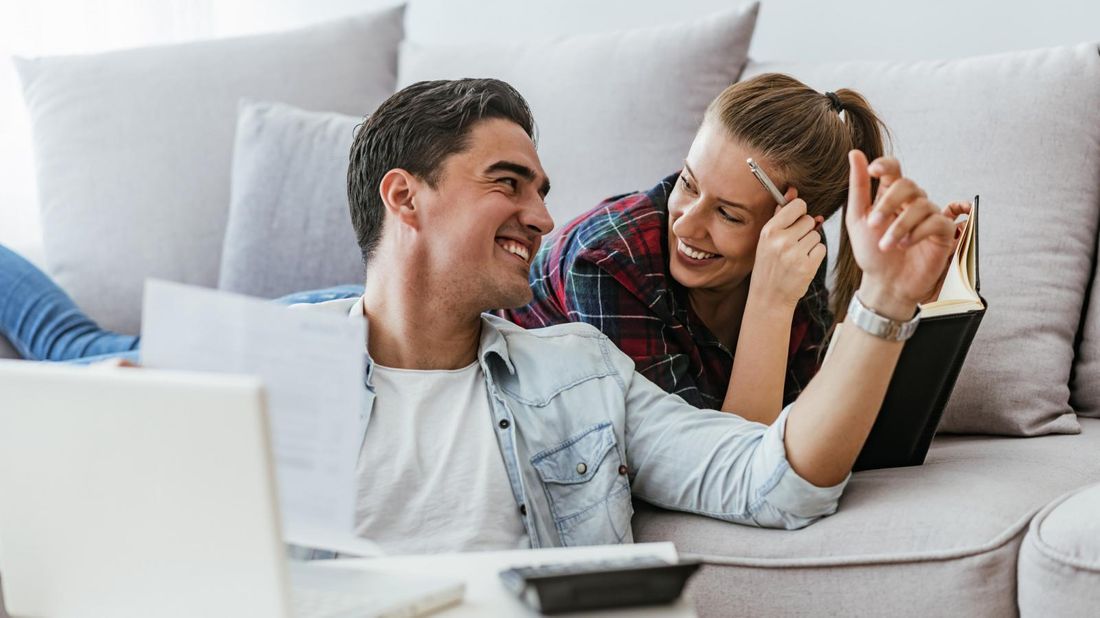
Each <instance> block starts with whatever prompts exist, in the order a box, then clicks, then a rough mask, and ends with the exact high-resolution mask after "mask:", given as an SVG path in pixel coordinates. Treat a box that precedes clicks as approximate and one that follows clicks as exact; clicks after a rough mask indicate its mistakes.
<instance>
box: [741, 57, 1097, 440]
mask: <svg viewBox="0 0 1100 618" xmlns="http://www.w3.org/2000/svg"><path fill="white" fill-rule="evenodd" d="M768 71H777V72H781V73H789V74H791V75H794V76H795V77H798V78H800V79H802V80H804V81H806V82H807V83H808V84H810V85H811V86H814V87H815V88H818V89H821V90H835V89H837V88H841V87H848V88H855V89H857V90H859V91H860V92H862V93H864V94H865V95H866V96H867V97H868V99H869V100H870V102H871V104H872V106H874V108H875V109H876V110H877V111H878V112H879V113H880V114H881V115H882V117H883V119H884V121H885V122H886V124H887V125H888V126H889V127H890V129H891V131H892V132H893V134H894V137H895V140H894V143H895V146H896V148H895V152H896V154H897V155H898V157H899V158H900V159H901V162H902V168H903V171H904V172H905V173H906V175H907V176H910V177H912V178H914V179H915V180H917V181H918V182H919V183H920V184H921V186H923V187H924V188H925V189H926V190H927V191H928V192H929V195H930V196H931V197H932V198H933V200H934V201H936V202H937V203H939V204H941V205H942V204H945V203H946V202H948V201H950V200H953V199H970V198H971V197H973V195H974V194H981V207H982V213H981V220H980V228H979V229H980V235H981V243H980V244H981V246H980V252H981V253H980V265H981V283H982V295H983V296H985V298H986V299H987V300H988V301H989V310H988V312H987V313H986V316H985V318H984V320H983V322H982V325H981V328H980V329H979V331H978V334H977V337H976V338H975V339H974V343H973V345H972V347H971V348H970V353H969V355H968V356H967V359H966V364H965V365H964V366H963V369H962V372H961V373H960V375H959V379H958V383H957V384H956V386H955V391H954V394H953V396H952V398H951V401H950V403H949V405H948V407H947V410H946V411H945V413H944V418H943V421H942V423H941V425H940V430H941V431H948V432H956V433H991V434H1005V435H1022V436H1030V435H1040V434H1046V433H1077V432H1079V431H1080V426H1079V424H1078V422H1077V417H1076V415H1075V414H1074V411H1073V409H1072V408H1071V407H1070V390H1069V377H1070V368H1071V367H1072V365H1073V357H1074V339H1075V337H1076V335H1077V332H1078V326H1079V323H1080V321H1081V311H1082V307H1083V304H1084V299H1085V289H1086V286H1087V284H1088V281H1089V278H1090V277H1091V273H1092V264H1093V260H1094V259H1095V255H1096V236H1097V225H1098V211H1100V170H1098V168H1097V165H1096V162H1097V161H1100V105H1097V104H1096V102H1097V101H1100V57H1098V55H1097V46H1096V45H1095V44H1084V45H1078V46H1073V47H1059V48H1052V49H1043V50H1036V51H1028V52H1016V53H1008V54H999V55H993V56H985V57H978V58H968V59H962V60H952V61H937V62H918V63H878V62H850V63H839V64H827V65H813V64H780V63H774V64H773V63H767V64H757V65H750V67H749V68H748V69H747V70H746V75H754V74H758V73H763V72H768ZM831 227H832V229H834V230H835V229H836V225H835V224H834V225H833V226H831ZM832 246H836V245H835V244H833V245H832ZM1096 370H1097V368H1096V367H1094V368H1093V369H1092V371H1093V373H1092V374H1091V375H1092V376H1095V375H1097V374H1096ZM1079 375H1081V372H1080V371H1079Z"/></svg>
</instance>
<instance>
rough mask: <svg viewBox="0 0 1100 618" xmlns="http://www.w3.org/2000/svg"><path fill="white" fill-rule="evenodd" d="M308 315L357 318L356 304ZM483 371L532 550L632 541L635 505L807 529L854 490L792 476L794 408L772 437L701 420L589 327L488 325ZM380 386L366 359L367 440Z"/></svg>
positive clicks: (487, 318)
mask: <svg viewBox="0 0 1100 618" xmlns="http://www.w3.org/2000/svg"><path fill="white" fill-rule="evenodd" d="M297 307H305V306H303V305H298V306H297ZM309 307H312V308H314V309H316V310H323V309H327V310H333V311H343V312H347V313H351V314H352V315H362V300H361V299H359V300H356V299H344V300H335V301H330V302H325V303H320V304H317V305H310V306H309ZM478 361H479V362H480V364H481V368H482V372H483V373H484V375H485V381H486V387H487V390H488V392H489V397H490V400H491V401H490V403H491V409H492V413H493V418H492V423H493V427H494V431H495V434H496V437H497V444H499V445H500V453H501V456H502V457H503V459H504V464H505V469H506V470H507V474H508V479H509V482H510V483H511V489H512V495H513V496H514V497H515V501H516V509H517V512H518V513H519V514H520V516H522V517H523V522H524V526H525V527H526V529H527V534H528V537H529V538H530V542H531V546H532V547H536V548H537V547H558V546H575V545H595V544H609V543H629V542H632V541H633V536H632V533H631V527H630V520H631V517H632V515H633V514H634V508H633V505H632V502H631V496H632V495H633V496H634V497H636V498H639V499H641V500H644V501H646V502H649V503H651V504H654V505H657V506H660V507H664V508H668V509H675V510H678V511H686V512H689V513H697V514H700V515H705V516H707V517H713V518H716V519H722V520H725V521H730V522H736V523H740V524H748V525H753V526H764V527H769V528H788V529H793V528H801V527H803V526H806V525H808V524H810V523H812V522H813V521H815V520H816V519H818V518H820V517H822V516H825V515H829V514H831V513H833V512H835V511H836V508H837V501H838V500H839V498H840V494H841V492H842V491H843V490H844V486H845V485H846V484H847V479H845V481H843V482H841V483H840V484H838V485H836V486H834V487H825V488H821V487H816V486H814V485H812V484H810V483H809V482H808V481H806V480H805V479H803V478H802V477H800V476H799V475H798V474H796V473H795V472H794V470H792V469H791V466H790V464H788V462H787V457H786V449H785V448H784V444H783V432H784V428H785V427H786V421H787V414H788V413H789V412H790V407H789V406H788V408H787V409H785V410H783V412H782V414H780V416H779V418H778V420H776V422H775V423H773V424H772V425H771V426H770V427H769V426H766V425H763V424H760V423H754V422H750V421H746V420H744V419H742V418H741V417H739V416H736V415H734V414H728V413H724V412H719V411H715V410H700V409H698V408H695V407H694V406H692V405H690V404H688V403H687V402H685V401H684V400H683V399H681V398H680V397H678V396H676V395H671V394H669V393H666V392H665V391H663V390H661V389H660V388H658V387H657V386H656V385H654V384H653V383H652V382H650V381H648V380H647V379H645V378H644V377H642V376H641V375H640V374H638V373H637V372H636V371H635V370H634V362H633V361H632V360H631V359H630V357H628V356H627V355H626V354H624V353H622V352H621V351H620V350H619V349H618V348H616V347H615V345H614V344H613V343H611V341H610V340H609V339H608V338H607V337H605V336H604V335H603V334H602V333H600V331H599V330H597V329H596V328H594V327H593V326H591V325H588V324H580V323H575V324H562V325H557V326H552V327H549V328H542V329H537V330H525V329H523V328H521V327H519V326H516V325H515V324H512V323H511V322H508V321H506V320H503V319H500V318H498V317H495V316H492V315H488V314H486V315H484V316H483V318H482V328H481V342H480V348H479V351H478ZM371 374H372V365H371V363H370V361H369V357H368V364H367V374H366V388H367V390H368V396H367V398H366V403H365V405H364V409H363V411H362V413H361V414H360V429H361V431H362V432H363V436H366V432H367V431H369V428H370V416H371V410H372V408H373V404H374V388H373V385H372V383H371ZM394 439H402V438H401V437H400V436H395V437H394ZM456 439H461V438H460V437H456Z"/></svg>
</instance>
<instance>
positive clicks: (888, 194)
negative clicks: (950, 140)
mask: <svg viewBox="0 0 1100 618" xmlns="http://www.w3.org/2000/svg"><path fill="white" fill-rule="evenodd" d="M848 162H849V164H850V165H851V173H850V176H849V185H848V212H847V215H846V217H845V225H846V226H847V228H848V238H849V239H850V241H851V243H852V252H853V253H854V255H855V258H856V262H857V263H858V264H859V266H860V268H862V269H863V282H862V284H861V285H860V290H859V296H860V300H861V301H862V302H863V303H864V304H866V305H867V306H868V307H870V308H871V309H873V310H874V311H876V312H878V313H881V314H883V315H885V316H887V317H890V318H893V319H895V320H908V319H910V318H912V317H913V314H914V312H915V310H916V306H917V302H919V301H921V300H924V299H926V298H928V297H929V295H931V294H932V293H933V292H934V291H935V289H936V287H937V285H938V283H939V279H940V276H941V274H942V273H943V270H944V264H946V262H947V259H948V256H950V255H951V252H952V251H953V250H954V248H955V223H954V217H953V216H948V215H947V214H945V213H942V212H940V209H939V208H938V207H936V205H935V204H933V203H932V202H931V201H929V200H928V197H927V195H926V194H925V192H924V190H923V189H921V188H920V187H919V186H918V185H917V183H915V182H913V181H912V180H910V179H908V178H905V177H904V176H902V173H901V165H900V164H899V163H898V161H897V159H894V158H892V157H882V158H879V159H875V161H874V162H872V163H871V164H870V165H868V164H867V157H866V156H864V154H863V153H862V152H860V151H858V150H853V151H851V152H850V153H848ZM872 176H874V177H876V178H878V179H879V188H878V195H877V197H876V199H875V201H874V202H872V201H871V177H872Z"/></svg>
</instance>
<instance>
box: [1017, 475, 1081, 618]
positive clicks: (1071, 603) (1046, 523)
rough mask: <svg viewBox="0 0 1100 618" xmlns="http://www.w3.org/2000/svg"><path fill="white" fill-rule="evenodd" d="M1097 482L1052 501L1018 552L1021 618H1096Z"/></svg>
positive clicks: (1032, 527) (1038, 516)
mask: <svg viewBox="0 0 1100 618" xmlns="http://www.w3.org/2000/svg"><path fill="white" fill-rule="evenodd" d="M1097 513H1100V484H1096V485H1092V486H1091V487H1087V488H1084V489H1081V490H1078V491H1075V492H1073V493H1071V494H1069V495H1066V496H1064V497H1062V498H1061V499H1059V500H1056V501H1054V502H1053V503H1051V504H1050V505H1048V506H1047V507H1046V508H1045V509H1043V510H1042V512H1040V513H1039V514H1038V515H1036V516H1035V519H1033V520H1032V522H1031V526H1030V529H1029V530H1028V533H1027V536H1026V537H1025V538H1024V544H1023V547H1022V548H1020V567H1019V586H1020V615H1021V616H1095V615H1096V612H1097V611H1098V610H1100V518H1097V516H1096V515H1097Z"/></svg>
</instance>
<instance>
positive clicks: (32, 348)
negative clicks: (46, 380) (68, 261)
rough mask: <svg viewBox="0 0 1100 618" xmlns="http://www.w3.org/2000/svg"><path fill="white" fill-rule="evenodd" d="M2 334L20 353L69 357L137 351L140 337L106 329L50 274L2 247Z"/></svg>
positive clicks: (40, 357)
mask: <svg viewBox="0 0 1100 618" xmlns="http://www.w3.org/2000/svg"><path fill="white" fill-rule="evenodd" d="M0 335H3V336H4V337H6V338H7V339H8V341H10V342H11V344H12V347H14V348H15V350H16V351H17V352H19V354H20V355H22V356H23V357H24V358H27V359H33V360H51V361H67V360H76V359H83V358H86V357H91V356H102V355H117V354H118V353H120V352H129V351H131V350H136V349H137V347H138V340H139V338H138V337H136V336H134V335H121V334H118V333H113V332H110V331H107V330H104V329H102V328H100V327H99V325H98V324H96V323H95V322H94V321H92V319H91V318H89V317H88V316H87V315H85V314H84V312H82V311H81V310H80V308H78V307H77V306H76V304H75V303H74V302H73V301H72V299H71V298H69V296H68V295H67V294H66V293H65V292H64V291H63V290H62V289H61V288H60V287H58V286H57V284H55V283H54V282H53V281H52V280H51V279H50V278H49V277H48V276H47V275H46V274H45V273H43V272H42V271H40V270H38V269H37V268H35V266H34V265H33V264H31V263H30V262H28V261H27V260H25V259H23V257H21V256H20V255H18V254H16V253H15V252H13V251H11V250H9V249H7V248H6V247H4V246H2V245H0Z"/></svg>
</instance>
